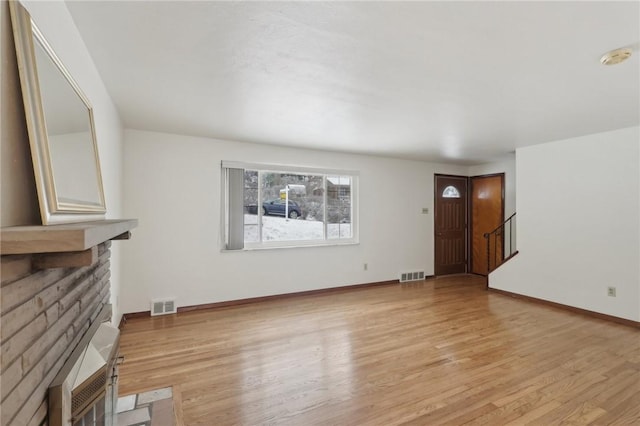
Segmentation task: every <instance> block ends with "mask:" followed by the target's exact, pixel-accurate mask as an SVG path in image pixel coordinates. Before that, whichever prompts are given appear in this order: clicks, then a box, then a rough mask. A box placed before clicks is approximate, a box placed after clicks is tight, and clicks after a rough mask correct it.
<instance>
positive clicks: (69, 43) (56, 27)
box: [3, 1, 127, 323]
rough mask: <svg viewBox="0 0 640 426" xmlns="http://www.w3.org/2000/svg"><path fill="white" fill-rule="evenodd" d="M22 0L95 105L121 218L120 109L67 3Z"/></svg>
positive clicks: (114, 289)
mask: <svg viewBox="0 0 640 426" xmlns="http://www.w3.org/2000/svg"><path fill="white" fill-rule="evenodd" d="M22 3H23V4H24V6H25V8H26V9H27V10H28V11H29V13H30V14H31V17H32V18H33V20H34V21H35V22H36V25H38V27H39V28H40V30H41V31H42V33H43V34H44V35H45V37H46V39H47V41H48V42H49V44H51V46H52V47H53V50H54V51H55V52H56V54H57V55H58V57H59V58H60V59H61V60H62V62H63V63H64V64H65V66H66V68H67V70H68V71H69V72H70V73H71V75H72V76H73V78H74V79H75V80H76V82H77V83H78V85H79V86H80V87H81V88H82V90H83V92H84V93H85V95H86V96H87V97H88V98H89V100H90V102H91V104H92V106H93V112H94V119H95V126H96V137H97V140H98V151H99V155H100V163H101V167H102V179H103V183H104V191H105V198H106V204H107V218H121V217H122V138H123V135H122V123H121V122H120V117H119V115H118V111H117V110H116V108H115V106H114V104H113V101H112V100H111V97H110V96H109V94H108V92H107V90H106V88H105V86H104V83H103V81H102V79H101V77H100V74H99V73H98V70H97V69H96V67H95V65H94V63H93V60H92V58H91V55H90V54H89V51H88V50H87V48H86V46H85V44H84V41H83V40H82V38H81V36H80V33H79V31H78V29H77V27H76V25H75V23H74V21H73V19H72V17H71V14H70V13H69V11H68V10H67V6H66V5H65V3H64V2H62V1H47V2H43V1H23V2H22ZM3 143H4V142H3ZM120 244H127V242H114V243H113V245H112V246H111V299H112V303H113V304H114V318H113V320H114V322H116V323H117V322H119V321H120V315H121V314H120V312H121V311H119V309H118V306H117V303H116V301H117V299H118V294H119V292H120V286H121V284H120V283H121V267H120V264H121V259H120V247H119V245H120Z"/></svg>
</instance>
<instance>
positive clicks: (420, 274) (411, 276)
mask: <svg viewBox="0 0 640 426" xmlns="http://www.w3.org/2000/svg"><path fill="white" fill-rule="evenodd" d="M421 280H424V271H413V272H402V273H401V274H400V282H401V283H406V282H407V281H421Z"/></svg>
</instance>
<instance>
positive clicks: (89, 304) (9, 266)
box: [0, 220, 137, 426]
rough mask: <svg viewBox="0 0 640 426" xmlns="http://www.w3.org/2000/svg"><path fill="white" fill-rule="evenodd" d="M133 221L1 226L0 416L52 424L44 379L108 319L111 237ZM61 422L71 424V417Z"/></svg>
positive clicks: (16, 424) (0, 420) (17, 422)
mask: <svg viewBox="0 0 640 426" xmlns="http://www.w3.org/2000/svg"><path fill="white" fill-rule="evenodd" d="M136 225H137V221H135V220H128V221H99V222H87V223H85V224H71V225H55V226H46V227H44V226H25V227H7V228H2V237H1V248H2V269H1V273H2V275H1V278H2V280H1V288H0V291H1V293H0V296H1V297H0V299H1V302H0V307H1V329H0V339H1V357H0V367H1V370H0V371H1V372H0V380H1V384H2V386H1V390H0V392H1V399H2V402H1V406H0V424H2V425H6V426H28V425H42V424H51V425H53V424H54V422H53V419H52V418H51V419H50V418H49V414H48V413H49V401H50V398H51V397H52V393H51V392H50V391H49V387H50V386H51V385H52V384H55V383H54V382H55V380H56V379H57V376H58V375H59V373H60V372H61V371H62V370H63V368H67V367H65V365H68V364H67V362H68V361H69V360H70V359H72V358H73V355H74V353H78V352H80V351H81V348H82V347H83V345H86V344H87V342H88V341H89V340H90V339H91V337H92V336H93V332H94V331H95V330H97V329H98V328H99V325H100V324H101V323H102V322H104V321H108V320H110V319H111V306H110V305H109V304H108V303H109V298H110V284H109V278H110V260H109V259H110V248H111V244H112V242H111V240H114V239H126V238H129V235H130V234H129V232H128V231H129V229H131V228H133V227H135V226H136ZM90 329H91V331H89V330H90ZM81 342H83V343H82V344H81ZM76 348H79V349H77V350H76ZM98 352H99V350H98ZM116 352H117V351H116ZM94 355H95V353H92V355H89V356H94ZM85 356H87V355H86V354H85ZM111 358H113V357H111ZM107 363H113V360H109V361H107ZM108 368H112V367H107V369H108ZM109 375H110V374H109ZM116 394H117V390H116ZM90 399H91V397H90ZM84 408H86V407H84ZM84 408H83V409H84ZM87 412H88V411H87V410H85V411H83V414H86V413H87ZM50 420H51V421H50ZM61 424H64V425H65V426H67V425H68V426H72V423H71V422H70V419H68V421H67V422H66V423H61ZM73 424H75V423H73ZM80 424H81V425H82V423H80ZM107 424H109V423H107Z"/></svg>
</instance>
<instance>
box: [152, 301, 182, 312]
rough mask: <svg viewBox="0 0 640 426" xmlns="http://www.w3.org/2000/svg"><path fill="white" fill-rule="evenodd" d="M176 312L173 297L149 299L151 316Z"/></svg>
mask: <svg viewBox="0 0 640 426" xmlns="http://www.w3.org/2000/svg"><path fill="white" fill-rule="evenodd" d="M176 312H178V310H177V308H176V301H175V300H173V299H155V300H152V301H151V316H154V315H166V314H175V313H176Z"/></svg>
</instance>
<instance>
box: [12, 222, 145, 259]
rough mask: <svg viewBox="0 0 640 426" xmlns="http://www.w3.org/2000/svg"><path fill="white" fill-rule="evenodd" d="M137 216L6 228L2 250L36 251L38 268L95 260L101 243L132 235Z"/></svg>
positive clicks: (23, 252) (16, 251)
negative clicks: (131, 231)
mask: <svg viewBox="0 0 640 426" xmlns="http://www.w3.org/2000/svg"><path fill="white" fill-rule="evenodd" d="M136 226H138V220H137V219H119V220H99V221H93V222H81V223H70V224H61V225H48V226H11V227H6V228H2V234H1V236H0V254H2V256H4V255H16V254H33V255H34V261H33V264H34V267H35V268H36V269H46V268H63V267H64V268H67V267H79V266H87V265H91V264H93V262H94V261H95V259H96V256H97V246H98V245H99V244H101V243H103V242H105V241H109V240H123V239H129V237H130V233H129V231H130V230H131V229H133V228H135V227H136Z"/></svg>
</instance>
